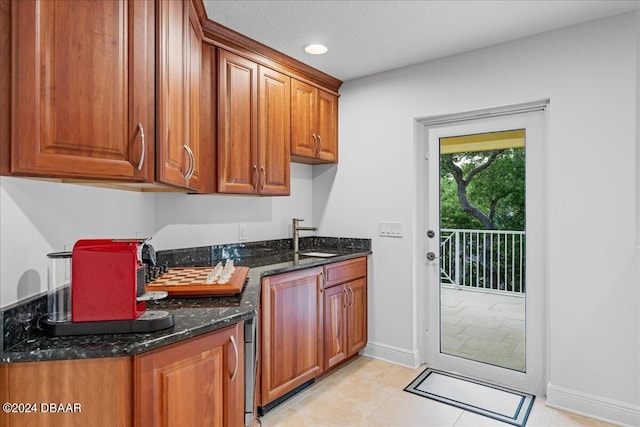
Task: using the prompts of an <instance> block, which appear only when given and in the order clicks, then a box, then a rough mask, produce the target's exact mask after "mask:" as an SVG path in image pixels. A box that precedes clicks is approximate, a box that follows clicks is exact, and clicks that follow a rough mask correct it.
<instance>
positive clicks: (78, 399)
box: [0, 357, 134, 427]
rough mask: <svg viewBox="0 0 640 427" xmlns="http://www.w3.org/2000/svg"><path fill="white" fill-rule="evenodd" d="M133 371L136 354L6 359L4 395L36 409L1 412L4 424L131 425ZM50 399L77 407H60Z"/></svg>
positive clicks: (1, 369)
mask: <svg viewBox="0 0 640 427" xmlns="http://www.w3.org/2000/svg"><path fill="white" fill-rule="evenodd" d="M132 373H133V363H132V358H131V357H106V358H102V359H77V360H53V361H44V362H24V363H22V362H21V363H3V364H0V401H2V402H3V403H4V402H13V403H23V404H26V403H28V404H29V405H36V407H35V408H32V407H30V409H35V411H34V410H32V411H31V412H24V413H5V412H4V411H3V412H0V425H1V426H4V427H23V426H38V427H60V426H69V427H73V426H78V427H85V426H95V427H101V426H104V427H110V426H118V427H127V426H131V425H133V422H132V420H131V414H132V413H133V408H132V407H133V400H134V399H133V375H132ZM49 404H54V406H55V407H54V408H53V409H56V408H57V407H59V404H64V405H65V409H67V406H66V405H67V404H70V405H71V407H69V408H68V409H74V410H73V411H69V412H55V411H53V410H52V409H49V408H51V406H49ZM56 404H57V405H56Z"/></svg>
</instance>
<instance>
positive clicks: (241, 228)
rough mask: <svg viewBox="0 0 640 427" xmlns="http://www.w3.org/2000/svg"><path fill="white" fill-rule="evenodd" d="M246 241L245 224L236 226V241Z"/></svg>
mask: <svg viewBox="0 0 640 427" xmlns="http://www.w3.org/2000/svg"><path fill="white" fill-rule="evenodd" d="M246 240H247V224H239V225H238V241H239V242H244V241H246Z"/></svg>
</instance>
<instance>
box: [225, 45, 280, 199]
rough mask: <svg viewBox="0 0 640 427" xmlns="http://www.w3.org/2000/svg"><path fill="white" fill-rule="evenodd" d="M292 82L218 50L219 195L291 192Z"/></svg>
mask: <svg viewBox="0 0 640 427" xmlns="http://www.w3.org/2000/svg"><path fill="white" fill-rule="evenodd" d="M290 81H291V79H290V78H289V77H288V76H285V75H284V74H282V73H278V72H276V71H273V70H270V69H268V68H266V67H263V66H259V65H258V64H256V63H255V62H253V61H250V60H248V59H246V58H244V57H241V56H239V55H236V54H233V53H230V52H227V51H225V50H222V49H219V50H218V191H219V192H221V193H241V194H262V195H288V194H289V188H290V184H289V176H290V175H289V170H290V166H289V162H290V154H289V138H290V135H289V129H290V126H289V123H290V116H289V112H290V93H291V92H290V91H291V89H290Z"/></svg>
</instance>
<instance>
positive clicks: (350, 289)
mask: <svg viewBox="0 0 640 427" xmlns="http://www.w3.org/2000/svg"><path fill="white" fill-rule="evenodd" d="M347 289H348V290H349V292H351V298H350V300H351V301H349V307H351V306H352V305H353V301H354V300H355V297H354V295H353V288H352V287H351V286H349V287H348V288H347Z"/></svg>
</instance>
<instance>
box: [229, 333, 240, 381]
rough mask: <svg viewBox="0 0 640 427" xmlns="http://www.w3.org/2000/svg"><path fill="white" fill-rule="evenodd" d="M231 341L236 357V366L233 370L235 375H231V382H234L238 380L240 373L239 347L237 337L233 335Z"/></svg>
mask: <svg viewBox="0 0 640 427" xmlns="http://www.w3.org/2000/svg"><path fill="white" fill-rule="evenodd" d="M230 339H231V345H232V346H233V353H234V354H235V356H236V362H235V366H234V368H233V374H231V380H230V381H233V380H235V379H236V374H237V373H238V345H237V344H236V337H235V336H233V335H231V337H230Z"/></svg>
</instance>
